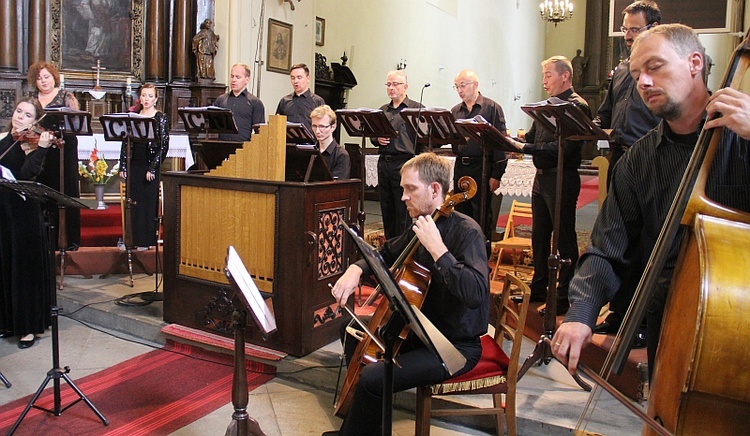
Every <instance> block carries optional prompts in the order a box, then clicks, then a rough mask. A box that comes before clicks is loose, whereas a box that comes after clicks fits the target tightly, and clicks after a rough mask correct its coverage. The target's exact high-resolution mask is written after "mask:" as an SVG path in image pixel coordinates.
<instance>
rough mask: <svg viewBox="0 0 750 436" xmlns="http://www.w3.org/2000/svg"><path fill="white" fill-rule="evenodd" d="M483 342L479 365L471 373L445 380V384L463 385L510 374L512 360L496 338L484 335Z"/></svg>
mask: <svg viewBox="0 0 750 436" xmlns="http://www.w3.org/2000/svg"><path fill="white" fill-rule="evenodd" d="M481 340H482V357H480V358H479V363H477V365H476V366H475V367H474V368H473V369H472V370H471V371H469V372H466V373H464V374H461V375H459V376H456V377H453V378H450V379H448V380H445V381H444V382H443V383H461V382H465V381H470V380H476V379H480V378H485V377H496V376H501V375H505V374H506V373H507V372H508V365H509V364H510V359H509V358H508V356H507V355H506V354H505V352H504V351H503V349H502V348H500V346H499V345H497V342H495V338H493V337H492V336H490V335H484V336H482V337H481Z"/></svg>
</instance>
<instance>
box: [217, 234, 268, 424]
mask: <svg viewBox="0 0 750 436" xmlns="http://www.w3.org/2000/svg"><path fill="white" fill-rule="evenodd" d="M226 265H227V266H226V268H224V273H225V274H226V276H227V279H229V282H230V283H232V285H233V286H234V290H235V299H234V300H239V301H233V302H232V306H234V311H233V312H232V326H233V327H234V373H233V376H232V405H233V406H234V413H232V422H231V423H230V424H229V427H228V428H227V432H226V433H225V435H230V436H244V435H248V434H250V435H265V433H263V431H262V430H261V428H260V425H259V424H258V421H256V420H255V419H253V418H251V417H250V415H249V414H248V413H247V404H248V399H249V396H248V393H247V372H246V370H245V368H246V366H245V327H247V309H250V313H251V314H252V315H253V320H254V321H255V324H256V325H257V326H258V330H259V331H260V333H261V335H262V336H263V340H267V339H268V336H269V335H270V334H271V333H273V332H275V331H276V319H275V318H274V316H273V313H271V311H270V310H269V309H268V306H267V305H266V303H265V302H264V301H263V296H262V295H261V293H260V290H258V287H257V286H256V285H255V282H253V278H252V277H251V276H250V273H249V272H248V271H247V269H246V268H245V265H244V264H243V263H242V259H241V258H240V256H239V254H237V251H236V250H235V249H234V247H233V246H231V245H230V246H229V248H228V249H227V259H226Z"/></svg>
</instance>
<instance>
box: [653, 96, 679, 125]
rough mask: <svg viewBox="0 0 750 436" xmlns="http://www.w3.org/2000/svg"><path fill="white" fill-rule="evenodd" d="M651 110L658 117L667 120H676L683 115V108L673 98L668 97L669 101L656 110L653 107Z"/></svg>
mask: <svg viewBox="0 0 750 436" xmlns="http://www.w3.org/2000/svg"><path fill="white" fill-rule="evenodd" d="M651 112H653V113H654V115H656V116H657V117H659V118H664V119H665V120H667V121H674V120H676V119H678V118H679V117H680V115H682V109H681V108H680V106H679V105H678V104H677V103H676V102H675V101H674V100H672V99H671V98H667V102H666V103H664V105H663V106H662V107H660V108H658V109H656V110H654V109H652V110H651Z"/></svg>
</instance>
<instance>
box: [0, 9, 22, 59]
mask: <svg viewBox="0 0 750 436" xmlns="http://www.w3.org/2000/svg"><path fill="white" fill-rule="evenodd" d="M20 8H21V4H20V3H19V2H16V1H13V0H0V29H3V31H4V32H5V35H3V37H2V38H0V71H19V70H20V59H19V57H18V55H19V52H18V35H20V34H21V32H20V29H18V14H19V9H20Z"/></svg>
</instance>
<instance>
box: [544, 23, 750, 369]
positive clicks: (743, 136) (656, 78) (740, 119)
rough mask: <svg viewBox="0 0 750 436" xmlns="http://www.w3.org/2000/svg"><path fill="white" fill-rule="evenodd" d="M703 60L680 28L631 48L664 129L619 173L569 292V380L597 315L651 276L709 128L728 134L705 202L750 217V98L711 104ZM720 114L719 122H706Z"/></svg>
mask: <svg viewBox="0 0 750 436" xmlns="http://www.w3.org/2000/svg"><path fill="white" fill-rule="evenodd" d="M704 58H705V49H704V47H703V46H702V45H701V43H700V41H699V40H698V37H697V35H696V34H695V32H694V31H693V30H692V29H691V28H689V27H687V26H684V25H681V24H667V25H660V26H657V27H654V28H652V29H650V30H648V31H646V32H643V33H641V34H640V35H639V36H638V37H637V38H636V39H635V41H634V43H633V46H632V51H631V56H630V74H631V76H632V77H633V80H634V81H635V82H636V84H637V86H638V93H639V94H640V96H641V97H642V99H643V101H644V103H645V104H646V106H647V107H648V108H649V110H650V111H651V112H652V113H653V114H654V115H656V116H657V117H660V118H662V119H663V120H662V121H661V122H660V124H659V125H658V126H657V127H656V128H654V129H653V130H651V131H650V132H648V133H647V134H646V135H645V136H644V137H643V138H641V139H640V140H638V141H637V142H636V143H635V144H634V145H633V146H632V147H630V148H629V149H628V150H627V151H626V152H625V154H624V155H623V157H622V158H621V159H620V161H619V163H618V164H617V165H616V166H615V167H614V169H613V170H612V181H611V185H610V190H609V193H608V195H607V198H606V200H605V201H604V204H603V205H602V209H601V212H600V213H599V216H598V217H597V220H596V223H595V224H594V229H593V231H592V234H591V246H590V247H589V248H588V250H586V252H585V253H584V254H583V255H582V256H581V259H580V261H579V262H578V267H577V271H576V274H575V276H574V278H573V280H572V281H571V283H570V289H569V299H570V303H571V307H570V310H569V311H568V313H567V315H566V316H565V320H564V322H563V324H562V325H561V326H560V328H559V329H558V330H557V332H556V333H555V335H554V338H553V339H552V351H553V353H554V354H555V356H556V357H557V358H559V359H561V360H562V361H563V362H566V363H567V365H568V369H569V371H570V372H571V373H574V372H575V370H576V367H577V365H578V360H579V358H580V355H581V349H582V348H583V347H585V346H586V345H588V344H589V343H590V342H591V336H592V329H593V328H594V325H595V324H596V318H597V314H598V312H599V309H600V308H601V307H602V305H603V304H604V303H606V302H607V301H610V300H611V299H612V297H613V296H614V295H615V293H616V292H617V290H618V289H619V287H620V284H621V282H622V281H623V280H624V279H625V278H626V277H625V273H626V272H627V271H633V270H640V271H643V269H644V268H645V266H646V265H645V262H646V260H647V259H649V256H650V254H651V252H652V250H653V248H654V246H655V244H656V241H657V238H658V236H659V232H660V231H661V228H662V226H663V224H664V222H665V220H666V217H667V214H668V210H669V208H670V205H671V203H672V201H673V199H674V198H675V194H676V192H677V189H678V187H679V185H680V180H681V178H682V175H683V173H684V172H685V169H686V168H687V164H688V161H689V159H690V155H691V153H692V151H693V148H694V147H695V144H696V142H697V140H698V136H699V133H700V130H701V128H702V127H705V128H706V129H712V128H715V127H718V126H725V127H726V128H727V129H728V130H725V131H724V133H723V135H722V138H721V144H720V145H719V150H720V151H719V152H717V154H716V156H715V157H714V161H713V164H712V167H711V171H710V175H709V177H708V183H707V186H706V194H707V196H708V197H709V198H711V199H713V200H715V201H717V202H719V203H722V204H725V205H727V206H730V207H734V208H736V209H740V210H742V211H750V152H749V151H750V149H749V148H748V147H749V146H750V141H749V140H750V97H749V96H747V95H745V94H743V93H741V92H739V91H735V90H732V89H729V88H725V89H721V90H719V91H718V92H716V93H714V94H713V95H711V94H710V93H709V92H708V89H707V88H706V85H705V83H704V80H703V69H704V68H705V61H704ZM717 113H720V114H721V115H722V116H721V117H720V118H715V119H712V120H711V121H706V119H707V117H713V116H714V115H716V114H717ZM704 123H705V126H704ZM678 239H680V238H678ZM679 246H680V244H679V241H675V243H673V244H672V245H671V247H670V250H669V256H668V259H667V261H666V265H665V267H664V270H663V271H662V273H661V276H660V279H659V286H658V289H657V290H656V292H655V296H654V298H653V300H652V301H651V303H650V306H649V307H648V312H647V329H648V333H647V336H648V345H647V347H648V348H647V351H648V360H649V374H651V373H652V368H653V365H654V358H655V356H656V348H657V345H658V341H659V332H660V331H661V322H662V314H663V312H664V306H665V302H666V296H667V290H668V288H669V285H670V282H671V280H672V272H673V270H674V267H675V264H676V262H677V255H678V251H679ZM633 267H635V268H633ZM675 291H676V292H677V291H678V290H675Z"/></svg>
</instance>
